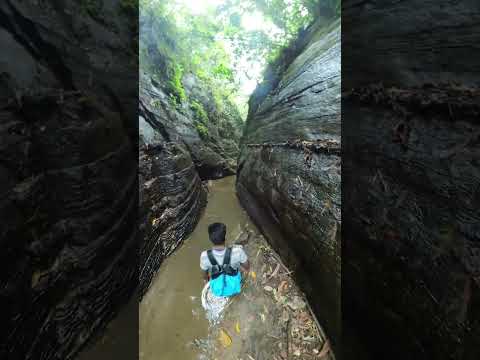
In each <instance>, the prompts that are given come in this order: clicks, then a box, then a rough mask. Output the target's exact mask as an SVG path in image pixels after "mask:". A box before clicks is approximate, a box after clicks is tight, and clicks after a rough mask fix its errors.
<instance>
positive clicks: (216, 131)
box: [140, 13, 243, 180]
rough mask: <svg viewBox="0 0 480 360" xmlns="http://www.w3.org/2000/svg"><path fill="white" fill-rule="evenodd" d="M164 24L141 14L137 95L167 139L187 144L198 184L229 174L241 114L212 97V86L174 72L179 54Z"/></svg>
mask: <svg viewBox="0 0 480 360" xmlns="http://www.w3.org/2000/svg"><path fill="white" fill-rule="evenodd" d="M170 26H171V25H168V24H165V23H164V22H163V21H162V19H159V18H156V17H155V16H151V14H148V13H147V14H143V13H141V16H140V31H141V50H142V51H141V61H142V64H141V65H142V70H141V75H140V76H141V88H142V94H144V97H145V98H148V101H149V102H150V105H151V106H153V107H154V108H155V109H156V110H157V113H158V114H159V115H160V117H159V119H160V121H161V122H162V125H163V127H164V129H165V132H166V133H168V134H169V136H170V138H171V139H172V141H182V142H183V143H184V144H185V145H186V146H187V148H188V151H189V152H190V154H191V157H192V160H193V161H194V163H195V166H196V168H197V171H198V173H199V175H200V177H201V178H202V180H207V179H220V178H222V177H225V176H229V175H234V174H235V170H236V165H237V157H238V153H239V148H238V141H239V139H240V135H241V128H242V126H243V121H242V119H241V116H240V114H239V113H238V111H237V110H236V107H235V105H233V104H232V103H231V102H229V101H227V100H225V99H220V100H219V99H218V98H216V95H215V93H214V91H213V90H214V89H213V88H212V86H213V85H212V84H210V83H208V82H207V81H206V80H202V79H200V78H199V77H198V76H197V75H195V74H194V73H193V72H187V71H185V73H184V72H183V71H182V72H180V71H179V70H178V68H179V67H180V66H181V65H180V64H181V59H180V57H181V56H182V55H181V54H179V53H176V51H177V49H176V48H175V45H174V44H175V43H176V42H177V41H178V39H176V38H175V37H174V35H172V31H171V29H170ZM159 47H161V48H162V49H161V50H159ZM175 76H177V77H178V78H177V79H176V80H175V79H174V78H175ZM172 83H176V85H175V86H173V85H172ZM180 93H181V95H180ZM217 96H219V95H217ZM219 101H220V102H222V105H219Z"/></svg>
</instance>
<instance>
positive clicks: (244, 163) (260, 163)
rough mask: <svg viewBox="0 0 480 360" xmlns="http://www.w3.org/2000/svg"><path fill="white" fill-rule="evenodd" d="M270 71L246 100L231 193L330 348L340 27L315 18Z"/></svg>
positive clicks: (335, 294)
mask: <svg viewBox="0 0 480 360" xmlns="http://www.w3.org/2000/svg"><path fill="white" fill-rule="evenodd" d="M292 54H293V55H292ZM277 66H278V69H277V70H275V69H270V70H268V71H267V74H268V73H269V72H270V74H271V75H270V77H269V76H267V79H266V80H265V82H264V83H263V84H261V85H260V86H259V87H258V88H257V90H256V91H255V92H254V94H253V96H252V98H251V100H250V113H249V117H248V119H247V124H246V130H245V132H244V136H243V138H242V141H241V145H242V147H241V155H240V158H239V167H238V173H237V192H238V196H239V199H240V202H241V204H242V206H243V207H244V208H245V209H246V210H247V212H248V213H249V215H250V216H251V218H252V219H253V221H254V222H255V223H256V225H257V226H258V227H259V228H260V229H261V231H262V232H263V233H264V234H265V236H266V237H267V239H268V241H269V242H270V243H271V244H272V245H273V248H274V249H275V250H276V251H277V252H278V253H279V254H280V255H281V257H282V260H284V261H285V263H286V264H287V266H289V267H290V268H291V269H292V270H293V271H294V275H295V279H296V280H297V281H298V283H299V285H300V287H301V289H302V290H303V291H304V292H305V293H306V295H307V297H308V300H309V302H310V304H311V305H312V307H313V310H314V311H315V313H316V315H317V317H318V319H319V321H320V322H321V323H322V325H324V327H325V330H326V332H327V334H328V336H329V338H331V340H332V345H333V346H336V345H337V344H338V341H339V332H340V227H341V219H340V206H341V195H340V194H341V193H340V165H341V162H340V23H339V21H338V20H337V21H327V20H324V19H319V20H318V21H317V22H316V23H314V24H313V25H312V26H311V27H310V29H309V30H307V32H306V34H304V35H303V37H300V40H298V41H297V43H295V44H293V45H292V46H291V52H290V53H289V52H288V51H287V52H286V55H285V56H284V57H283V59H281V60H280V62H279V63H278V64H277ZM275 73H278V74H282V75H281V76H280V77H278V76H277V75H275ZM272 74H274V75H272Z"/></svg>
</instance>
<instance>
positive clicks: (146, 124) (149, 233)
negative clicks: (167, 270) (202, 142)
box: [139, 96, 206, 295]
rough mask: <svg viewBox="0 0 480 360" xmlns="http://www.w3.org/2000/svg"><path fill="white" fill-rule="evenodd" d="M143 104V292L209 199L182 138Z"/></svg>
mask: <svg viewBox="0 0 480 360" xmlns="http://www.w3.org/2000/svg"><path fill="white" fill-rule="evenodd" d="M146 100H148V98H147V97H146V96H142V97H141V100H140V109H139V114H140V118H139V122H140V123H139V134H140V148H139V187H140V190H139V191H140V204H139V206H140V235H141V239H142V240H141V246H140V260H139V261H140V293H141V295H143V294H144V293H145V292H146V290H147V289H148V287H149V285H150V282H151V280H152V278H153V276H154V275H155V273H156V271H157V270H158V269H159V267H160V265H161V263H162V260H163V259H165V257H167V256H168V255H170V254H171V253H172V252H173V251H174V250H175V248H176V247H177V246H178V245H179V244H180V242H181V241H182V240H183V239H184V238H185V237H186V236H188V235H189V234H190V233H191V232H192V230H193V229H194V228H195V225H196V224H197V222H198V220H199V217H200V215H201V212H202V209H203V208H204V206H205V203H206V190H205V189H204V188H203V186H202V182H201V179H200V177H199V175H198V172H197V170H196V168H195V165H194V163H193V161H192V158H191V156H190V153H189V151H188V148H187V147H186V146H185V144H184V143H182V142H175V141H170V140H171V138H170V135H169V134H168V133H167V132H166V131H165V130H164V128H163V123H162V122H161V115H160V114H159V112H156V110H155V109H154V108H152V107H150V106H149V103H148V101H147V103H146V104H145V101H146Z"/></svg>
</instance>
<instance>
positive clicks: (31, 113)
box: [0, 0, 138, 360]
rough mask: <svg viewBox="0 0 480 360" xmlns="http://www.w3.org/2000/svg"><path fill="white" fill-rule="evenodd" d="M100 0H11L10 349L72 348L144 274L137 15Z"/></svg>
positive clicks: (6, 210)
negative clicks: (88, 1) (94, 6)
mask: <svg viewBox="0 0 480 360" xmlns="http://www.w3.org/2000/svg"><path fill="white" fill-rule="evenodd" d="M98 6H99V7H101V8H102V9H103V12H102V15H101V16H100V15H98V17H95V16H92V14H90V13H89V12H88V11H86V9H85V8H83V7H82V5H81V4H80V3H79V2H77V1H63V2H62V6H60V4H59V3H58V2H35V1H9V0H6V1H2V3H1V4H0V18H1V19H2V20H1V22H0V23H1V25H0V41H1V43H2V53H1V54H0V58H1V59H0V62H1V63H2V72H1V74H0V98H1V100H0V144H1V145H0V179H1V183H2V191H1V195H0V218H1V225H0V244H1V251H0V263H1V271H0V272H1V275H0V303H1V304H2V309H1V314H2V315H1V318H2V330H0V358H2V359H12V360H15V359H22V360H24V359H39V358H42V359H71V358H73V357H74V355H75V354H76V353H77V352H78V351H79V349H80V348H81V347H82V346H83V345H84V344H85V343H86V341H87V340H88V339H89V338H91V337H92V335H93V334H95V333H97V332H99V331H100V330H101V329H102V328H103V327H104V326H105V324H106V323H107V322H108V321H109V320H110V319H111V318H112V317H113V316H114V315H115V313H116V311H117V310H118V308H119V307H120V306H121V305H123V304H124V303H126V302H127V301H128V299H129V297H130V295H131V294H132V293H133V291H134V288H135V286H136V283H137V279H138V275H137V267H136V263H137V260H136V257H137V226H136V218H137V216H136V215H137V211H138V210H137V196H138V195H137V173H136V168H137V154H136V146H135V142H136V141H137V140H136V137H137V135H136V133H137V130H136V118H137V117H136V109H137V105H136V103H135V99H136V94H137V91H138V90H137V88H136V86H135V83H136V75H135V72H136V68H137V66H136V64H135V61H134V60H135V59H136V47H135V43H134V38H135V29H134V27H131V26H130V23H129V22H130V20H132V19H133V18H134V17H135V16H136V15H135V14H131V13H130V14H127V13H124V10H125V9H124V8H123V7H122V6H121V4H120V2H116V1H113V2H105V3H102V2H99V3H98ZM104 17H105V18H104ZM113 60H115V61H113ZM131 84H132V85H133V86H130V85H131ZM120 85H121V86H120Z"/></svg>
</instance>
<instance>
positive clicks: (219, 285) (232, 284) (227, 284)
mask: <svg viewBox="0 0 480 360" xmlns="http://www.w3.org/2000/svg"><path fill="white" fill-rule="evenodd" d="M210 289H211V291H212V293H213V295H215V296H221V297H225V296H233V295H237V294H239V293H240V291H241V290H242V275H241V273H240V271H239V272H238V273H237V275H235V276H231V275H225V274H221V275H220V276H219V277H217V278H216V279H212V280H210Z"/></svg>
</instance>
